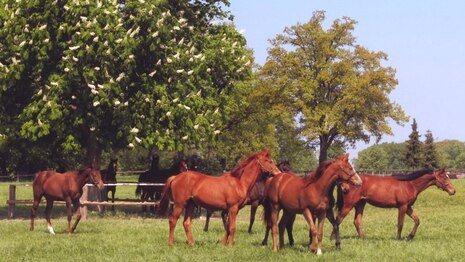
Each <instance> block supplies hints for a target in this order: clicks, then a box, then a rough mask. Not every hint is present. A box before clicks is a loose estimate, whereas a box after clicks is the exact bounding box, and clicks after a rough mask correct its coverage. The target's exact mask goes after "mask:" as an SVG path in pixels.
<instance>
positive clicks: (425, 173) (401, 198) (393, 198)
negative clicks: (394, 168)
mask: <svg viewBox="0 0 465 262" xmlns="http://www.w3.org/2000/svg"><path fill="white" fill-rule="evenodd" d="M360 177H361V179H362V181H363V184H362V186H361V187H359V188H354V187H353V186H351V185H349V187H350V189H349V191H348V192H347V193H345V194H344V195H343V197H342V198H338V202H337V207H338V209H339V212H338V215H337V218H336V222H337V223H338V225H339V224H341V223H342V221H343V220H344V217H345V216H346V215H347V214H348V213H349V211H350V210H351V209H352V208H353V207H355V218H354V225H355V228H356V229H357V232H358V236H359V238H360V239H363V238H364V234H363V232H362V216H363V209H364V208H365V204H366V203H369V204H371V205H373V206H376V207H383V208H398V209H399V212H398V216H397V239H401V232H402V227H403V224H404V218H405V214H407V215H408V216H409V217H410V218H411V219H412V220H413V222H414V226H413V229H412V231H411V232H410V234H409V235H408V236H407V240H412V239H413V238H414V237H415V233H416V231H417V228H418V226H419V225H420V219H419V218H418V216H417V214H416V213H415V211H413V208H412V206H413V204H414V203H415V201H416V199H417V197H418V195H419V194H420V193H421V192H423V190H425V189H426V188H428V187H430V186H432V185H436V186H437V187H438V188H440V189H442V190H444V191H446V192H447V193H449V195H454V194H455V188H454V185H453V184H452V183H451V182H450V179H449V176H448V175H447V173H446V172H445V170H444V169H440V170H437V171H433V170H420V171H416V172H413V173H410V174H408V175H393V176H387V177H381V176H370V175H364V174H361V175H360ZM341 200H342V201H341Z"/></svg>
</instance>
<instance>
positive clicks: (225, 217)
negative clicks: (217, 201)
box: [221, 210, 229, 230]
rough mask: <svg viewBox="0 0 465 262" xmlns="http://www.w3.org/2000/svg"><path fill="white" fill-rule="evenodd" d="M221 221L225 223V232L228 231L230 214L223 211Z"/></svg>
mask: <svg viewBox="0 0 465 262" xmlns="http://www.w3.org/2000/svg"><path fill="white" fill-rule="evenodd" d="M221 220H222V221H223V227H224V230H228V228H229V224H228V223H229V221H228V212H227V211H226V210H223V211H221Z"/></svg>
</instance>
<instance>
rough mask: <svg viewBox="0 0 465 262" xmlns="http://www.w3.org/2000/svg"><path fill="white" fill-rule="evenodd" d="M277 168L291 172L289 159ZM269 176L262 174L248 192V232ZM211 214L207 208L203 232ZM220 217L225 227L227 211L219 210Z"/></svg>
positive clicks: (264, 192) (261, 200)
mask: <svg viewBox="0 0 465 262" xmlns="http://www.w3.org/2000/svg"><path fill="white" fill-rule="evenodd" d="M278 168H279V170H281V172H293V171H292V169H291V165H290V163H289V161H287V160H285V161H281V162H279V163H278ZM269 178H270V177H269V176H267V175H262V176H261V177H260V178H259V179H258V181H257V183H255V185H254V186H253V187H252V189H251V190H250V192H249V195H248V200H247V204H246V205H250V222H249V229H248V230H247V232H248V233H249V234H251V233H252V227H253V224H254V222H255V215H256V214H257V209H258V207H259V206H260V205H262V204H263V201H264V200H265V197H266V191H265V183H266V180H267V179H269ZM212 214H213V211H211V210H207V215H206V220H205V226H204V228H203V231H205V232H208V226H209V224H210V218H211V216H212ZM221 219H222V220H223V226H224V227H225V228H226V227H227V222H228V221H227V213H226V211H224V210H223V211H222V212H221Z"/></svg>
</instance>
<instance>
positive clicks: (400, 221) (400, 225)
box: [397, 205, 407, 240]
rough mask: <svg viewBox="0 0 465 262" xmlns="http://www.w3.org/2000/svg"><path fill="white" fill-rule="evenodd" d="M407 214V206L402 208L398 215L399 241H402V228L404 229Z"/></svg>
mask: <svg viewBox="0 0 465 262" xmlns="http://www.w3.org/2000/svg"><path fill="white" fill-rule="evenodd" d="M406 212H407V206H406V205H405V206H400V207H399V213H398V215H397V239H398V240H400V239H401V234H402V228H403V227H404V219H405V213H406Z"/></svg>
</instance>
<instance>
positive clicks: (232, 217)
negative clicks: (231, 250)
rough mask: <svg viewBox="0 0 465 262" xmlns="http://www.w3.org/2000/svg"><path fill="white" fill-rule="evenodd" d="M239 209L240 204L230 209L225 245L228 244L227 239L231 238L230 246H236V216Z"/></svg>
mask: <svg viewBox="0 0 465 262" xmlns="http://www.w3.org/2000/svg"><path fill="white" fill-rule="evenodd" d="M238 211H239V207H238V206H232V207H230V208H229V209H228V223H227V224H228V230H226V234H225V238H224V239H223V245H226V241H227V240H228V239H229V246H230V247H232V246H234V233H236V217H237V212H238Z"/></svg>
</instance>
